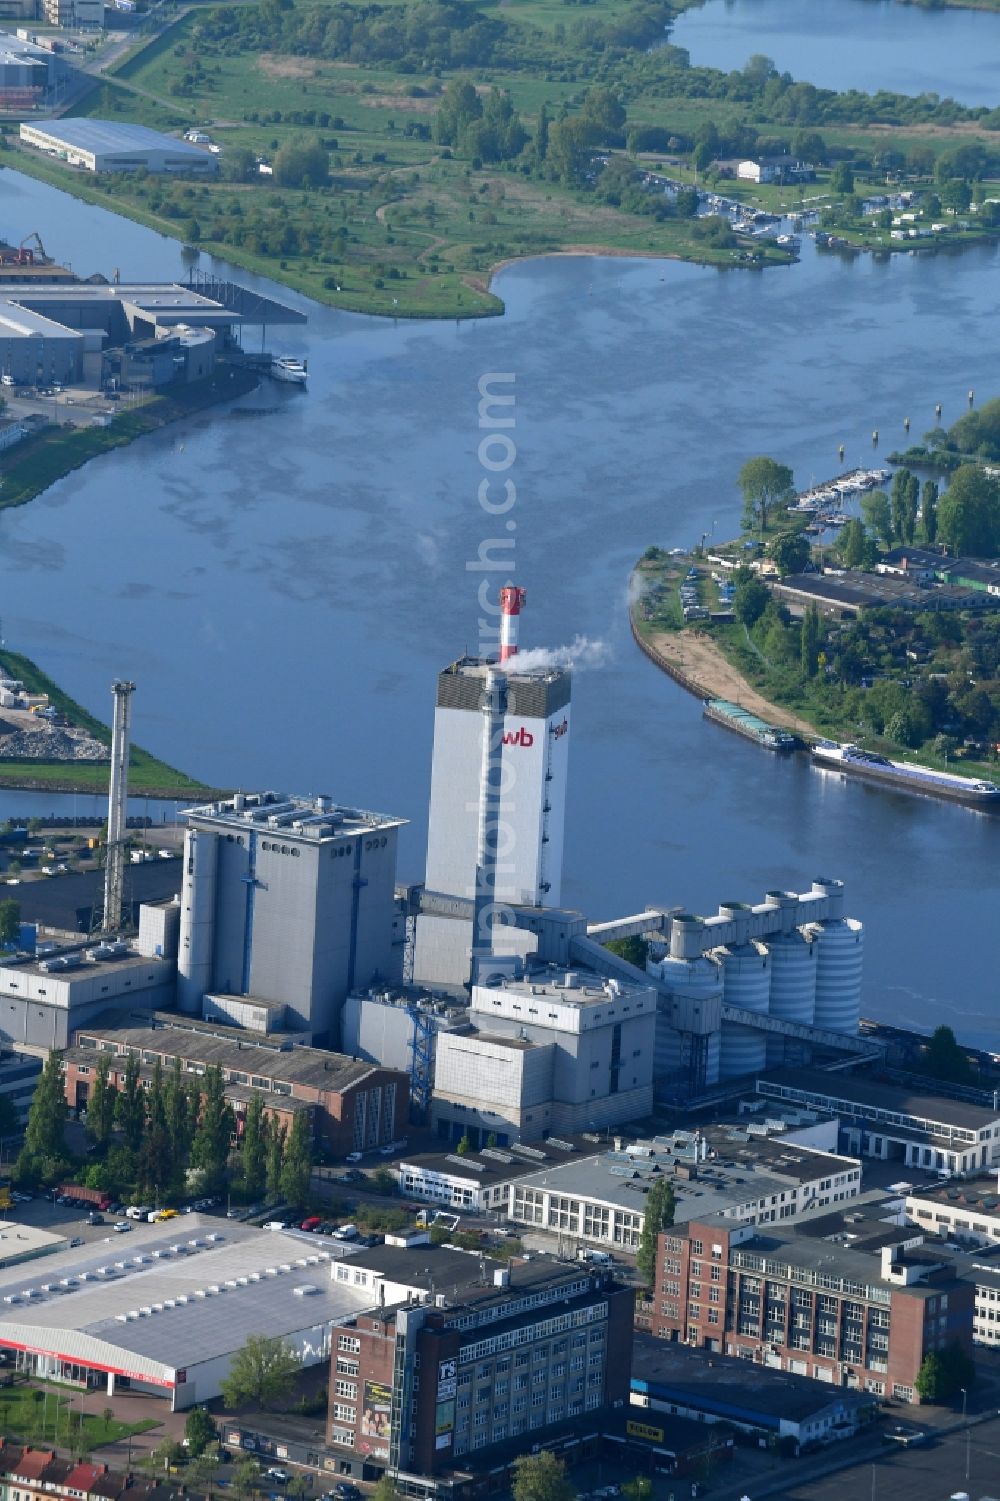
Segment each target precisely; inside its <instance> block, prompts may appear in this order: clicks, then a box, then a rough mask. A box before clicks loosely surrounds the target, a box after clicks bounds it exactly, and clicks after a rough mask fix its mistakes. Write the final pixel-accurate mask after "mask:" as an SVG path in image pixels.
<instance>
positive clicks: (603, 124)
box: [580, 85, 625, 141]
mask: <svg viewBox="0 0 1000 1501" xmlns="http://www.w3.org/2000/svg"><path fill="white" fill-rule="evenodd" d="M580 113H581V115H582V117H583V118H584V119H585V120H589V121H590V123H591V124H592V125H593V127H594V129H595V130H596V131H597V133H598V137H599V139H600V140H602V141H607V140H608V139H609V138H610V137H611V136H614V135H618V134H620V132H621V131H622V130H623V129H624V127H625V106H624V104H622V102H621V100H620V99H619V98H618V95H617V94H616V93H615V92H614V90H613V89H609V88H605V87H603V86H602V85H597V86H595V87H594V88H590V89H588V90H587V92H586V94H585V95H584V98H583V107H582V109H581V111H580Z"/></svg>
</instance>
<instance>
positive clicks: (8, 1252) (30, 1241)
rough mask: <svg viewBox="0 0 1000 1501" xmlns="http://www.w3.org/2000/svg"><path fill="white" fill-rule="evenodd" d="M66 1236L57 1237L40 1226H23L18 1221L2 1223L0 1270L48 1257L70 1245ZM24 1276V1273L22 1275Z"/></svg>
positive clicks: (0, 1224) (0, 1226) (0, 1222)
mask: <svg viewBox="0 0 1000 1501" xmlns="http://www.w3.org/2000/svg"><path fill="white" fill-rule="evenodd" d="M68 1244H69V1242H68V1241H67V1239H66V1237H65V1235H55V1234H53V1233H52V1232H51V1231H49V1230H42V1229H40V1228H39V1226H38V1225H21V1224H19V1223H18V1222H17V1221H16V1220H7V1219H5V1220H2V1221H0V1268H3V1267H5V1266H9V1265H11V1264H13V1263H14V1262H15V1261H17V1262H23V1261H24V1260H25V1258H31V1257H34V1256H41V1255H46V1254H48V1253H54V1252H55V1251H58V1250H59V1248H60V1247H61V1246H65V1245H68ZM22 1275H23V1273H22Z"/></svg>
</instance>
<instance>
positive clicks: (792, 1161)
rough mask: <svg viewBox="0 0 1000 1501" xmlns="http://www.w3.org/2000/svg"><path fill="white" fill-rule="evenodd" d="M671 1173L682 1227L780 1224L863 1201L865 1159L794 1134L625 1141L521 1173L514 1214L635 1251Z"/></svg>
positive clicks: (571, 1239)
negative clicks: (658, 1187) (717, 1221)
mask: <svg viewBox="0 0 1000 1501" xmlns="http://www.w3.org/2000/svg"><path fill="white" fill-rule="evenodd" d="M709 1153H711V1155H709ZM664 1178H665V1179H667V1180H668V1181H669V1182H670V1184H671V1186H672V1187H673V1191H674V1198H675V1209H674V1224H675V1225H682V1224H684V1223H685V1222H686V1221H687V1220H688V1219H691V1218H694V1217H698V1218H700V1217H701V1216H703V1215H709V1214H715V1215H718V1216H719V1217H720V1218H721V1219H723V1220H725V1221H727V1222H732V1223H737V1224H751V1225H754V1224H773V1223H781V1222H782V1221H785V1220H791V1219H794V1218H796V1217H797V1216H799V1215H801V1214H803V1213H805V1212H806V1211H808V1210H810V1209H813V1208H816V1207H818V1206H825V1205H831V1204H835V1203H840V1202H846V1201H847V1200H849V1199H853V1198H855V1197H856V1196H857V1194H858V1193H859V1192H860V1190H861V1165H860V1163H858V1162H856V1161H854V1160H853V1159H851V1158H848V1157H838V1156H831V1155H830V1154H829V1153H826V1152H821V1151H817V1150H815V1149H814V1148H812V1147H808V1146H803V1145H800V1144H797V1143H794V1142H791V1141H789V1140H788V1139H787V1138H783V1137H782V1138H779V1139H776V1140H771V1139H768V1138H767V1137H756V1136H753V1137H752V1136H748V1135H746V1134H742V1133H740V1132H738V1131H735V1130H729V1129H728V1128H718V1129H715V1130H711V1131H709V1132H707V1133H704V1132H695V1133H693V1134H692V1133H690V1132H676V1133H675V1134H674V1135H673V1136H671V1137H656V1138H654V1139H653V1140H652V1141H647V1142H635V1143H633V1144H632V1145H626V1144H625V1143H624V1142H622V1141H621V1140H618V1141H617V1142H616V1143H615V1146H614V1149H613V1150H611V1151H606V1152H603V1153H601V1154H599V1155H592V1156H585V1155H584V1154H583V1153H582V1152H580V1153H578V1154H576V1155H574V1156H573V1157H571V1158H569V1160H566V1161H563V1162H562V1163H540V1164H539V1165H538V1166H537V1167H536V1168H535V1169H534V1171H532V1172H529V1173H527V1174H524V1175H522V1176H520V1177H519V1178H518V1179H517V1180H516V1181H515V1182H512V1183H511V1184H510V1185H509V1188H508V1195H509V1198H508V1205H507V1216H508V1218H509V1219H511V1220H512V1221H513V1222H514V1223H515V1224H519V1225H525V1226H527V1227H534V1228H537V1229H540V1230H548V1231H550V1232H551V1233H553V1234H556V1235H558V1236H560V1238H562V1239H564V1240H565V1241H566V1242H567V1243H570V1244H572V1243H580V1244H590V1245H596V1246H607V1247H615V1246H617V1247H619V1248H621V1249H623V1250H626V1251H634V1250H635V1249H636V1247H637V1246H638V1244H639V1236H640V1235H641V1233H642V1226H643V1221H644V1219H645V1201H646V1195H647V1194H648V1193H649V1191H650V1189H651V1188H652V1187H653V1185H654V1184H656V1183H658V1182H661V1181H662V1180H663V1179H664Z"/></svg>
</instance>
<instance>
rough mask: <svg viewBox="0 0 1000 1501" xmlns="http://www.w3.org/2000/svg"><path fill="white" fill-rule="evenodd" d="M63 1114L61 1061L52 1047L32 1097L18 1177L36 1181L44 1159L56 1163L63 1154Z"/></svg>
mask: <svg viewBox="0 0 1000 1501" xmlns="http://www.w3.org/2000/svg"><path fill="white" fill-rule="evenodd" d="M66 1115H67V1105H66V1084H65V1081H64V1079H63V1071H62V1059H61V1058H60V1056H59V1054H58V1053H57V1052H56V1050H55V1049H54V1048H53V1049H52V1050H51V1051H50V1053H49V1056H48V1057H47V1058H46V1060H45V1066H44V1068H43V1069H42V1072H41V1076H40V1078H39V1080H38V1083H37V1085H36V1086H35V1092H34V1094H33V1095H32V1097H31V1105H30V1106H29V1109H28V1124H27V1126H26V1127H25V1132H24V1146H23V1147H22V1148H21V1153H20V1156H19V1157H18V1159H17V1163H16V1166H15V1172H16V1174H17V1176H18V1177H19V1178H21V1177H23V1178H25V1179H28V1178H31V1177H34V1178H35V1181H37V1180H38V1178H39V1177H40V1176H41V1174H42V1172H43V1170H44V1166H43V1165H44V1163H45V1162H46V1161H47V1160H49V1161H53V1162H58V1161H59V1160H60V1159H61V1158H62V1157H63V1156H64V1155H65V1151H66V1148H65V1142H64V1132H65V1129H66Z"/></svg>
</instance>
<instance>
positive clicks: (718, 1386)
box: [631, 1329, 876, 1426]
mask: <svg viewBox="0 0 1000 1501" xmlns="http://www.w3.org/2000/svg"><path fill="white" fill-rule="evenodd" d="M632 1387H633V1390H636V1389H638V1390H639V1391H643V1390H648V1391H649V1392H650V1394H651V1395H657V1396H660V1395H667V1396H670V1395H673V1394H675V1393H677V1394H678V1395H677V1396H676V1401H677V1403H678V1404H679V1405H683V1404H686V1405H688V1406H690V1407H693V1408H697V1409H699V1410H702V1411H706V1412H716V1413H718V1414H719V1415H720V1416H732V1417H739V1418H741V1419H742V1420H743V1421H749V1422H752V1421H754V1419H755V1418H761V1419H763V1420H765V1422H766V1425H767V1426H770V1423H769V1422H767V1420H770V1422H771V1423H773V1422H775V1421H776V1420H777V1419H780V1418H789V1419H791V1420H792V1421H794V1422H800V1423H801V1422H803V1421H804V1420H805V1419H807V1418H810V1417H813V1416H814V1415H815V1414H816V1413H820V1412H823V1411H825V1410H826V1408H828V1407H830V1406H831V1405H832V1404H834V1403H840V1402H847V1403H848V1404H850V1405H855V1404H858V1405H864V1406H868V1405H871V1404H872V1403H873V1402H874V1401H875V1400H876V1399H875V1398H874V1397H873V1396H872V1395H871V1394H869V1393H867V1392H855V1391H848V1390H846V1389H845V1388H843V1387H834V1386H828V1385H826V1384H825V1383H824V1382H821V1381H811V1380H810V1379H809V1378H808V1377H807V1376H794V1375H792V1373H791V1372H790V1371H777V1370H772V1369H771V1368H770V1367H761V1366H758V1365H753V1366H748V1362H747V1361H744V1360H734V1359H730V1358H729V1357H727V1356H725V1355H718V1354H714V1353H709V1352H708V1351H705V1350H692V1349H689V1348H688V1347H687V1346H686V1345H679V1344H674V1343H671V1342H670V1341H667V1340H662V1339H657V1338H656V1337H655V1336H653V1335H651V1334H644V1333H642V1332H641V1331H639V1330H638V1329H637V1330H636V1331H635V1335H634V1338H633V1342H632ZM645 1411H646V1416H644V1417H643V1421H644V1422H650V1423H656V1422H658V1420H659V1413H657V1412H655V1410H652V1409H646V1410H645ZM631 1415H632V1416H635V1417H638V1416H639V1410H638V1409H637V1410H636V1411H635V1412H633V1413H632V1414H631Z"/></svg>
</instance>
